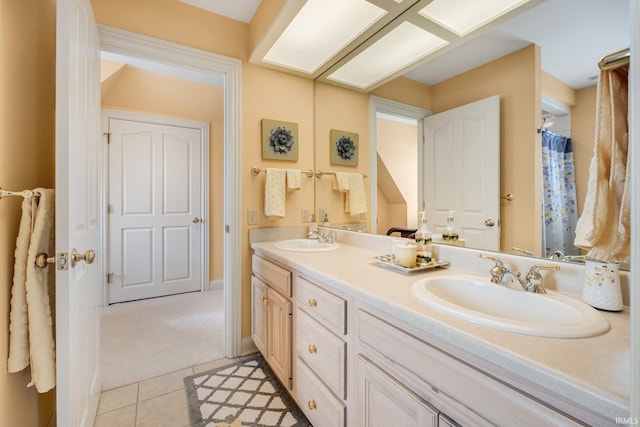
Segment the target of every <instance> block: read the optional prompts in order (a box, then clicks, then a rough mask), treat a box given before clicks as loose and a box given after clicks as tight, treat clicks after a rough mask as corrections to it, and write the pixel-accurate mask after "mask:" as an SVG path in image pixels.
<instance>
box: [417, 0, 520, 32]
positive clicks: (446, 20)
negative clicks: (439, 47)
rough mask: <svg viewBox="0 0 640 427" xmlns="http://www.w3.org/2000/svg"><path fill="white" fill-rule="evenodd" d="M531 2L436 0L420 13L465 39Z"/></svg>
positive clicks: (513, 0) (510, 0)
mask: <svg viewBox="0 0 640 427" xmlns="http://www.w3.org/2000/svg"><path fill="white" fill-rule="evenodd" d="M528 1H529V0H482V1H478V0H434V1H432V2H431V3H429V4H428V5H427V6H425V7H424V8H422V9H421V10H420V11H419V12H418V13H419V14H420V15H422V16H424V17H425V18H427V19H429V20H431V21H434V22H436V23H438V24H439V25H442V26H443V27H446V28H447V29H449V30H450V31H452V32H454V33H456V34H457V35H459V36H461V37H463V36H465V35H467V34H469V33H471V32H472V31H474V30H476V29H478V28H480V27H481V26H483V25H485V24H487V23H489V22H491V21H492V20H494V19H497V18H499V17H500V16H502V15H504V14H506V13H508V12H510V11H512V10H514V9H516V8H517V7H519V6H522V5H523V4H525V3H528Z"/></svg>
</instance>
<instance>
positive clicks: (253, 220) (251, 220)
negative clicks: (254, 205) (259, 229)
mask: <svg viewBox="0 0 640 427" xmlns="http://www.w3.org/2000/svg"><path fill="white" fill-rule="evenodd" d="M257 223H258V219H257V217H256V210H255V209H247V225H256V224H257Z"/></svg>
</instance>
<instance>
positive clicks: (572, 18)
mask: <svg viewBox="0 0 640 427" xmlns="http://www.w3.org/2000/svg"><path fill="white" fill-rule="evenodd" d="M178 1H181V2H184V3H189V4H191V5H194V6H197V7H201V8H203V9H206V10H208V11H210V12H214V13H217V14H220V15H224V16H227V17H229V18H232V19H235V20H238V21H242V22H250V21H251V18H252V17H253V14H254V13H255V10H256V9H257V7H258V6H259V4H260V0H178ZM629 13H630V12H629V1H628V0H546V1H544V2H543V3H541V4H539V5H537V6H535V7H533V8H531V9H530V10H528V11H526V12H524V13H522V14H521V15H519V16H516V17H515V18H513V19H511V20H510V21H507V22H505V23H503V24H500V25H498V26H497V27H495V28H494V29H492V30H490V31H488V32H486V33H484V34H482V35H480V36H478V37H477V38H475V39H473V40H470V41H469V42H467V43H465V44H463V45H462V46H459V47H457V48H456V49H453V50H451V51H449V52H447V53H444V54H442V55H441V56H438V57H437V58H435V59H433V60H432V61H430V62H428V63H426V64H424V65H422V66H419V67H418V68H416V69H414V70H412V71H409V72H407V73H406V74H405V75H404V76H405V77H407V78H409V79H412V80H416V81H419V82H422V83H425V84H428V85H434V84H436V83H439V82H441V81H443V80H446V79H447V78H450V77H452V76H455V75H457V74H460V73H463V72H465V71H468V70H470V69H472V68H475V67H477V66H479V65H482V64H484V63H487V62H490V61H492V60H494V59H497V58H499V57H501V56H504V55H506V54H509V53H511V52H514V51H516V50H519V49H521V48H523V47H525V46H528V45H530V44H531V43H535V44H537V45H538V46H540V47H541V53H542V68H543V70H544V71H546V72H548V73H549V74H551V75H552V76H554V77H556V78H557V79H559V80H561V81H563V82H564V83H565V84H567V85H569V86H571V87H573V88H574V89H580V88H583V87H586V86H591V85H593V84H595V77H596V76H597V74H598V65H597V63H598V60H599V59H600V58H601V57H602V56H603V55H606V54H608V53H610V52H613V51H616V50H619V49H622V48H625V47H628V46H629V43H630V41H629V33H630V31H629V30H630V22H631V21H630V15H629Z"/></svg>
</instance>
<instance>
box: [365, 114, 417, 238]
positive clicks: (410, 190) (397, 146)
mask: <svg viewBox="0 0 640 427" xmlns="http://www.w3.org/2000/svg"><path fill="white" fill-rule="evenodd" d="M376 132H377V136H376V145H377V146H376V148H377V151H378V154H379V155H380V157H381V159H382V160H383V161H384V163H385V165H386V167H387V169H388V170H389V173H390V174H391V176H392V177H393V180H394V181H395V184H396V185H397V186H398V189H399V190H400V193H401V194H402V197H403V198H404V200H405V201H406V204H405V205H404V218H402V217H400V218H398V217H397V215H391V212H390V213H389V214H388V217H389V218H392V219H393V220H394V221H398V222H397V223H392V224H391V225H390V227H408V228H418V211H419V208H418V143H417V142H418V128H417V126H415V125H410V124H407V123H400V122H397V121H394V120H387V119H380V118H378V120H377V122H376ZM379 180H380V175H378V182H380V181H379ZM392 207H394V206H393V205H392ZM394 208H395V207H394ZM378 211H380V206H379V205H378ZM394 211H396V212H397V211H398V209H394ZM401 212H402V210H400V213H401ZM396 218H397V219H396ZM378 225H380V224H378ZM387 229H388V228H382V227H379V228H378V234H385V233H386V231H387Z"/></svg>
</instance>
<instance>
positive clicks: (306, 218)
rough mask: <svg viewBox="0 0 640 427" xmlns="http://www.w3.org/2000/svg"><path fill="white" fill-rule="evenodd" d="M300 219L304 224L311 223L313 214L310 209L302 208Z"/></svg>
mask: <svg viewBox="0 0 640 427" xmlns="http://www.w3.org/2000/svg"><path fill="white" fill-rule="evenodd" d="M300 219H301V220H302V222H310V221H311V212H310V211H309V209H305V208H302V210H301V212H300Z"/></svg>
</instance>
